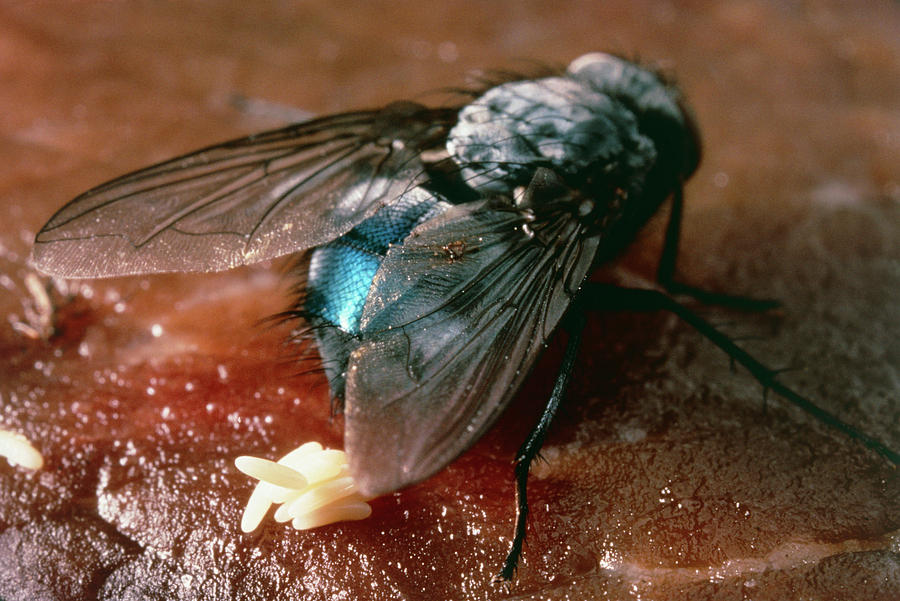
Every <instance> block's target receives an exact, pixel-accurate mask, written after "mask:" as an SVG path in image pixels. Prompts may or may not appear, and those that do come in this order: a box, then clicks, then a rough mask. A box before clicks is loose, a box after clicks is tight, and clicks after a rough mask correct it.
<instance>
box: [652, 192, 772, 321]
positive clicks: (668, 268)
mask: <svg viewBox="0 0 900 601" xmlns="http://www.w3.org/2000/svg"><path fill="white" fill-rule="evenodd" d="M683 215H684V193H683V191H682V188H681V186H677V187H676V188H675V192H674V193H673V194H672V207H671V209H670V212H669V223H668V225H667V226H666V238H665V242H664V243H663V250H662V255H661V256H660V258H659V267H658V268H657V270H656V280H657V281H658V282H659V283H660V284H661V285H662V286H663V287H664V288H665V289H666V290H668V291H669V292H671V293H672V294H683V295H686V296H690V297H691V298H694V299H696V300H698V301H700V302H701V303H703V304H707V305H719V306H721V307H730V308H732V309H738V310H740V311H769V310H771V309H775V308H777V307H778V306H779V305H780V304H781V303H779V302H778V301H776V300H772V299H757V298H749V297H745V296H738V295H733V294H724V293H721V292H711V291H709V290H704V289H702V288H698V287H696V286H691V285H690V284H684V283H682V282H679V281H677V280H676V279H675V271H676V263H677V261H678V243H679V240H680V239H681V220H682V217H683Z"/></svg>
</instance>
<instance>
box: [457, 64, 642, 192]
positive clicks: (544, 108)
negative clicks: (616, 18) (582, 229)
mask: <svg viewBox="0 0 900 601" xmlns="http://www.w3.org/2000/svg"><path fill="white" fill-rule="evenodd" d="M447 150H448V152H449V153H450V155H451V156H452V157H453V159H454V160H455V161H456V163H457V164H458V165H459V167H460V169H461V173H462V178H463V179H464V180H465V181H466V183H467V184H468V185H469V186H470V187H472V188H473V189H475V190H477V191H478V192H480V193H482V194H489V193H509V192H510V191H511V190H512V189H514V188H515V187H516V186H522V185H525V186H527V185H528V184H529V182H530V180H531V177H532V176H533V175H534V171H535V169H536V168H538V167H547V168H549V169H552V170H553V171H555V172H557V173H559V174H560V175H562V176H564V177H567V178H573V179H584V178H585V177H587V176H588V175H589V174H590V173H591V172H594V171H599V170H604V169H610V170H618V171H627V172H629V173H631V174H633V176H634V177H635V178H636V179H640V178H641V177H642V174H644V173H646V172H647V171H649V170H650V168H651V167H652V166H653V164H654V162H655V161H656V154H657V152H656V149H655V147H654V144H653V140H652V139H650V138H649V137H648V136H646V135H644V134H643V133H642V132H641V131H640V129H639V124H638V120H637V118H636V116H635V115H634V114H633V113H632V112H631V111H630V110H629V109H628V107H627V106H626V105H625V104H623V103H622V102H620V101H619V100H617V99H616V98H614V97H612V96H610V95H608V94H605V93H603V92H600V91H597V90H594V89H592V88H591V87H590V86H589V85H587V84H586V83H585V82H582V81H579V80H576V79H574V78H572V77H547V78H543V79H538V80H523V81H514V82H509V83H506V84H502V85H499V86H496V87H494V88H491V89H490V90H488V91H487V92H485V94H484V95H482V96H481V97H480V98H478V99H476V100H475V101H473V102H472V103H470V104H468V105H467V106H465V107H464V108H463V109H462V110H461V111H460V113H459V121H458V123H457V124H456V126H455V127H454V128H453V129H452V130H451V131H450V133H449V135H448V138H447Z"/></svg>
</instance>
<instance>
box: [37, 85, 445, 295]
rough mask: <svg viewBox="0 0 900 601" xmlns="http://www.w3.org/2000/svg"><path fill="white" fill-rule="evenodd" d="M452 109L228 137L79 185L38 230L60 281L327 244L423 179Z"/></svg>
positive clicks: (337, 119)
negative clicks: (425, 156) (90, 185)
mask: <svg viewBox="0 0 900 601" xmlns="http://www.w3.org/2000/svg"><path fill="white" fill-rule="evenodd" d="M455 119H456V111H455V109H426V108H424V107H421V106H419V105H416V104H413V103H396V104H393V105H390V106H388V107H386V108H384V109H381V110H378V111H363V112H356V113H347V114H343V115H336V116H333V117H325V118H322V119H317V120H314V121H309V122H306V123H302V124H299V125H294V126H291V127H287V128H284V129H279V130H276V131H271V132H267V133H262V134H258V135H255V136H250V137H247V138H243V139H239V140H235V141H232V142H226V143H224V144H220V145H217V146H212V147H210V148H207V149H204V150H200V151H198V152H195V153H192V154H188V155H186V156H183V157H180V158H176V159H173V160H170V161H167V162H165V163H161V164H159V165H155V166H153V167H149V168H147V169H143V170H140V171H137V172H135V173H132V174H130V175H126V176H123V177H121V178H119V179H116V180H113V181H111V182H109V183H107V184H104V185H102V186H99V187H97V188H94V189H93V190H90V191H89V192H86V193H84V194H82V195H81V196H79V197H78V198H76V199H75V200H73V201H72V202H70V203H69V204H67V205H66V206H64V207H63V208H62V209H61V210H60V211H59V212H58V213H57V214H56V215H54V216H53V218H52V219H51V220H50V221H49V222H48V223H47V225H45V226H44V228H43V229H42V230H41V231H40V232H39V233H38V235H37V238H36V240H35V246H34V257H35V262H36V264H37V266H38V268H39V269H41V270H42V271H44V272H47V273H50V274H53V275H58V276H62V277H70V278H76V277H82V278H86V277H105V276H117V275H126V274H137V273H151V272H166V271H218V270H222V269H228V268H230V267H236V266H238V265H244V264H248V263H254V262H256V261H261V260H264V259H270V258H273V257H277V256H280V255H284V254H287V253H291V252H295V251H297V250H300V249H304V248H309V247H312V246H316V245H319V244H323V243H325V242H328V241H329V240H332V239H334V238H336V237H338V236H340V235H342V234H344V233H346V232H347V231H349V230H350V229H352V228H353V227H354V226H356V225H357V224H358V223H360V222H361V221H363V220H364V219H366V218H367V217H369V216H371V215H372V214H373V213H374V212H375V211H377V210H378V209H379V208H380V207H381V206H384V205H385V204H387V203H389V202H391V201H392V200H393V199H395V198H396V197H397V196H399V194H401V193H402V192H403V191H404V190H405V189H407V188H408V187H409V186H412V185H415V184H416V183H418V182H419V181H420V179H421V178H423V177H424V174H423V165H422V163H421V161H420V159H419V155H420V153H421V152H422V151H424V150H428V149H430V148H433V147H435V146H442V145H443V141H444V139H445V138H446V132H447V130H448V129H449V128H450V127H451V126H452V123H453V121H454V120H455Z"/></svg>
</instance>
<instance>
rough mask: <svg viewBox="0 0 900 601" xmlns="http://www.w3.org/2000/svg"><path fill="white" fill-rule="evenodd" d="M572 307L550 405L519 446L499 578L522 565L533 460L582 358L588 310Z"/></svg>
mask: <svg viewBox="0 0 900 601" xmlns="http://www.w3.org/2000/svg"><path fill="white" fill-rule="evenodd" d="M572 309H573V310H572V311H570V312H569V323H568V324H567V329H568V331H569V341H568V342H567V343H566V350H565V353H564V354H563V359H562V363H561V364H560V367H559V374H558V375H557V376H556V383H555V384H554V385H553V392H552V393H551V394H550V399H549V400H548V401H547V406H546V407H544V411H543V413H541V417H540V419H538V422H537V424H535V426H534V428H533V429H532V430H531V433H530V434H529V435H528V438H526V439H525V442H524V443H522V446H521V447H519V451H518V453H516V460H515V466H516V467H515V474H516V529H515V533H514V534H513V541H512V544H511V545H510V549H509V553H508V554H507V556H506V560H505V561H504V562H503V569H501V570H500V573H499V574H497V577H496V578H495V581H502V582H509V581H510V580H512V579H513V576H515V573H516V568H517V566H518V565H519V557H520V556H521V555H522V545H523V543H524V542H525V530H526V527H527V525H528V496H527V490H526V488H527V485H528V472H529V470H530V469H531V462H532V461H534V458H535V457H537V456H538V452H539V451H540V450H541V445H542V444H544V438H546V436H547V430H548V429H549V428H550V422H552V421H553V416H554V415H556V410H557V409H558V408H559V402H560V400H562V397H563V395H565V393H566V388H567V387H568V385H569V380H570V379H571V376H572V369H573V368H574V366H575V359H576V358H577V357H578V349H579V347H580V346H581V335H582V333H583V332H584V325H585V321H586V319H585V311H584V309H583V308H582V307H580V306H575V307H572Z"/></svg>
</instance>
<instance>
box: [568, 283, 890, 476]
mask: <svg viewBox="0 0 900 601" xmlns="http://www.w3.org/2000/svg"><path fill="white" fill-rule="evenodd" d="M581 297H582V299H583V301H584V302H586V303H587V305H586V306H589V307H592V308H597V309H600V308H602V309H607V310H617V311H670V312H672V313H674V314H675V315H677V316H678V317H680V318H681V319H682V320H684V321H685V322H687V323H688V324H690V325H691V326H692V327H693V328H694V329H695V330H697V331H698V332H699V333H700V334H702V335H703V336H704V337H705V338H706V339H707V340H709V341H710V342H712V343H713V344H715V345H716V346H717V347H719V348H720V349H722V350H723V351H725V353H726V354H727V355H728V356H729V357H731V359H732V360H733V361H734V362H736V363H738V364H739V365H742V366H744V367H745V368H746V369H747V370H748V371H749V372H750V373H751V374H752V375H753V377H754V378H756V380H757V381H758V382H759V383H760V384H762V386H763V388H764V389H766V390H771V391H773V392H775V393H776V394H777V395H779V396H780V397H782V398H783V399H785V400H787V401H789V402H791V403H793V404H794V405H796V406H797V407H799V408H801V409H803V410H804V411H806V412H807V413H809V414H810V415H812V416H813V417H815V418H816V419H818V420H819V421H821V422H823V423H824V424H826V425H828V426H830V427H832V428H834V429H835V430H840V431H841V432H843V433H844V434H846V435H847V436H849V437H850V438H853V439H854V440H857V441H859V442H861V443H862V444H863V445H865V446H866V447H868V448H870V449H872V450H873V451H875V452H876V453H878V454H879V455H881V456H883V457H885V458H886V459H887V460H888V461H890V462H891V463H893V464H894V465H900V453H897V452H896V451H893V450H892V449H889V448H888V447H887V446H885V445H884V444H883V443H882V442H881V441H879V440H876V439H874V438H872V437H871V436H868V435H867V434H864V433H862V432H860V431H859V430H857V429H856V428H854V427H853V426H851V425H850V424H848V423H846V422H845V421H843V420H841V419H840V418H839V417H837V416H836V415H834V414H832V413H830V412H828V411H826V410H825V409H822V408H821V407H819V406H818V405H816V404H815V403H813V402H812V401H810V400H809V399H807V398H806V397H803V396H801V395H799V394H797V393H796V392H794V391H793V390H792V389H790V388H788V387H787V386H785V385H784V384H782V383H781V382H779V381H778V379H777V377H778V374H779V373H780V370H776V369H772V368H770V367H767V366H766V365H764V364H762V363H761V362H760V361H758V360H757V359H756V358H754V357H753V356H752V355H750V354H749V353H748V352H747V351H745V350H744V349H742V348H741V347H739V346H738V345H737V344H735V342H734V341H733V340H732V339H731V338H729V337H728V336H726V335H725V334H723V333H722V332H720V331H719V330H717V329H716V328H715V327H714V326H713V325H712V324H711V323H709V322H708V321H706V320H705V319H703V318H702V317H700V316H699V315H697V314H696V313H694V312H693V311H691V310H690V309H688V308H687V307H685V306H684V305H682V304H681V303H679V302H678V301H676V300H675V299H674V298H672V297H671V296H669V295H668V294H665V293H663V292H660V291H658V290H647V289H640V288H622V287H620V286H615V285H611V284H601V283H595V282H591V283H589V284H587V285H586V286H585V287H584V289H583V290H582V294H581Z"/></svg>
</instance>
